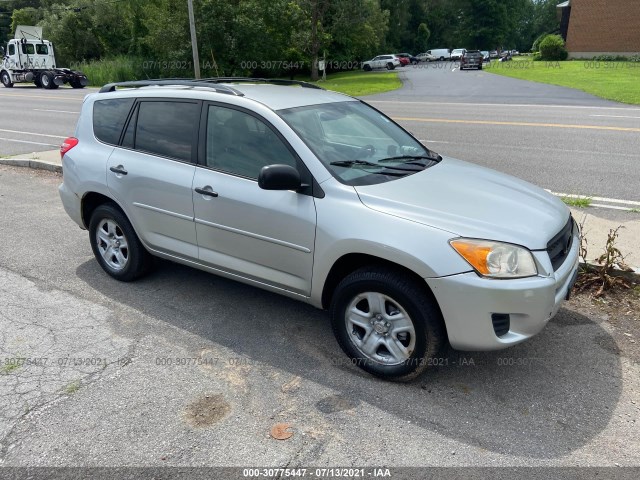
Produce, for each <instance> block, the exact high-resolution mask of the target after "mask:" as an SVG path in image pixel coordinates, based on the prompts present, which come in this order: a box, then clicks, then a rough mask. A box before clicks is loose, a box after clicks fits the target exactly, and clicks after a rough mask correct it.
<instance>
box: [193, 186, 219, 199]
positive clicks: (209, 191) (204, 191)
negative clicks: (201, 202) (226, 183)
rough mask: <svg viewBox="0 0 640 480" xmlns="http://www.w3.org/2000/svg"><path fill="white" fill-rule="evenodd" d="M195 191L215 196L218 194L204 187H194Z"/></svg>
mask: <svg viewBox="0 0 640 480" xmlns="http://www.w3.org/2000/svg"><path fill="white" fill-rule="evenodd" d="M205 188H211V187H205ZM195 192H196V193H199V194H200V195H206V196H208V197H217V196H218V194H217V193H216V192H214V191H213V190H205V189H204V188H196V189H195Z"/></svg>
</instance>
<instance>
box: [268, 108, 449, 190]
mask: <svg viewBox="0 0 640 480" xmlns="http://www.w3.org/2000/svg"><path fill="white" fill-rule="evenodd" d="M278 114H279V115H280V116H281V117H282V118H283V119H284V120H285V122H287V123H288V124H289V126H290V127H291V128H293V130H295V132H296V133H297V134H298V135H299V136H300V138H301V139H302V140H303V141H304V142H305V143H306V144H307V146H308V147H309V148H310V149H311V151H312V152H313V153H314V154H315V155H316V157H318V159H319V160H320V161H321V162H322V163H323V164H324V165H325V166H326V167H327V169H328V170H329V171H330V172H331V173H332V175H333V176H334V177H336V178H337V179H338V180H339V181H341V182H342V183H345V184H347V185H354V186H355V185H371V184H375V183H382V182H387V181H390V180H394V179H396V178H399V177H402V176H406V175H411V174H413V173H416V172H419V171H421V170H424V169H425V168H427V167H430V166H431V165H432V164H434V163H435V162H437V161H438V160H439V156H438V155H437V154H436V153H433V152H431V151H430V150H428V149H427V148H426V147H425V146H424V145H422V144H421V143H420V142H418V141H417V140H416V139H414V138H413V137H412V136H411V135H409V134H408V133H407V132H405V131H404V130H403V129H402V128H400V127H399V126H398V125H397V124H396V123H394V122H393V121H392V120H390V119H389V118H387V117H386V116H384V115H383V114H381V113H380V112H378V111H376V110H375V109H373V108H371V107H369V106H368V105H366V104H364V103H362V102H358V101H352V102H338V103H324V104H320V105H311V106H306V107H298V108H290V109H287V110H280V111H279V112H278Z"/></svg>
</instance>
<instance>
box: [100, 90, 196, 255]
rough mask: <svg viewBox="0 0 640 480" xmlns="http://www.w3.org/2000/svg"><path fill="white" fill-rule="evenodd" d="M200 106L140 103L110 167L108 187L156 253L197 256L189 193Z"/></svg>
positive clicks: (164, 101) (185, 102) (162, 101)
mask: <svg viewBox="0 0 640 480" xmlns="http://www.w3.org/2000/svg"><path fill="white" fill-rule="evenodd" d="M201 108H202V104H201V102H199V101H194V100H167V99H144V100H141V101H139V102H137V104H136V106H135V108H134V110H133V112H132V115H131V117H130V119H129V123H128V127H127V128H126V131H125V132H124V135H123V139H122V142H121V146H119V147H117V148H115V149H114V151H113V153H112V154H111V156H110V158H109V161H108V164H107V184H108V186H109V189H110V191H111V192H112V194H113V196H114V198H115V199H116V200H117V201H118V202H119V203H120V205H122V207H123V208H124V209H125V212H126V213H127V215H128V216H129V219H130V220H131V222H132V223H133V225H134V228H135V229H136V232H137V233H138V236H140V238H141V239H142V240H143V242H144V243H145V244H146V245H147V246H148V247H150V248H152V249H154V250H158V251H161V252H163V253H168V254H171V255H177V256H179V257H182V258H192V259H195V258H197V257H198V246H197V240H196V229H195V224H194V221H193V199H192V195H191V189H192V184H193V176H194V174H195V170H196V167H195V163H196V158H197V138H198V126H199V121H200V112H201Z"/></svg>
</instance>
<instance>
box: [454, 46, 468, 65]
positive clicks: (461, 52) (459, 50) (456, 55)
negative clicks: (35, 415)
mask: <svg viewBox="0 0 640 480" xmlns="http://www.w3.org/2000/svg"><path fill="white" fill-rule="evenodd" d="M466 51H467V50H466V49H465V48H456V49H455V50H453V51H452V52H451V61H452V62H457V61H459V60H460V59H461V58H462V55H464V52H466Z"/></svg>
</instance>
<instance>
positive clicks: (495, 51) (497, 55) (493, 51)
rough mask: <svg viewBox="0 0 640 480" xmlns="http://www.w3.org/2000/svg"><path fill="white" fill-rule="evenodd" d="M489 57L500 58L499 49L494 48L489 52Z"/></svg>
mask: <svg viewBox="0 0 640 480" xmlns="http://www.w3.org/2000/svg"><path fill="white" fill-rule="evenodd" d="M489 58H500V54H499V53H498V51H497V50H492V51H491V52H489Z"/></svg>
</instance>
